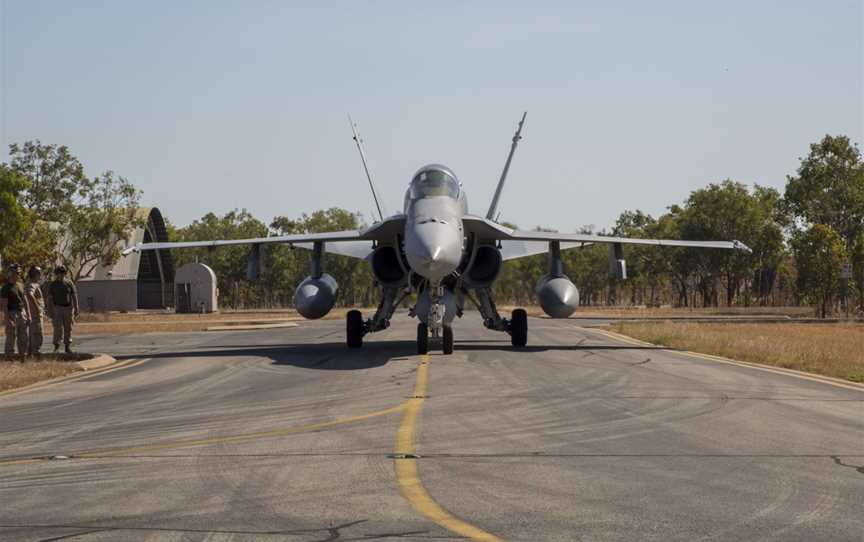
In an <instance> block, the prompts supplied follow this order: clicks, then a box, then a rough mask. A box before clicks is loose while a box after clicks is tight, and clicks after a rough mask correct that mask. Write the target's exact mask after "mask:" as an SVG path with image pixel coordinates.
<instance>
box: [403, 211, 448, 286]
mask: <svg viewBox="0 0 864 542" xmlns="http://www.w3.org/2000/svg"><path fill="white" fill-rule="evenodd" d="M406 241H407V243H406V251H405V252H406V254H405V255H406V257H407V259H408V263H409V264H410V265H411V268H412V269H413V270H414V271H415V272H417V273H419V274H420V275H422V276H424V277H426V278H428V279H432V280H439V279H442V278H444V277H445V276H447V275H449V274H450V273H452V272H453V271H455V270H456V268H457V267H458V266H459V261H460V260H461V258H462V245H461V242H460V240H459V238H458V232H456V231H454V230H453V229H452V228H451V227H450V225H449V224H440V223H435V224H418V225H417V227H416V228H414V230H413V231H410V232H409V233H408V235H407V239H406Z"/></svg>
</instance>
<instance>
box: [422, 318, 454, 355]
mask: <svg viewBox="0 0 864 542" xmlns="http://www.w3.org/2000/svg"><path fill="white" fill-rule="evenodd" d="M453 342H454V339H453V328H452V327H451V326H443V327H442V328H441V350H442V351H443V352H444V354H446V355H450V354H452V353H453ZM417 353H418V354H421V355H422V354H428V353H429V326H427V325H426V324H424V323H423V322H420V323H419V324H417Z"/></svg>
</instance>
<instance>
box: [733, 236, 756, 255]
mask: <svg viewBox="0 0 864 542" xmlns="http://www.w3.org/2000/svg"><path fill="white" fill-rule="evenodd" d="M732 246H733V247H735V249H736V250H740V251H742V252H746V253H747V254H753V249H752V248H750V247H748V246H747V245H745V244H744V243H742V242H741V241H739V240H737V239H735V240H734V241H732Z"/></svg>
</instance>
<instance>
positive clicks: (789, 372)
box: [582, 328, 864, 392]
mask: <svg viewBox="0 0 864 542" xmlns="http://www.w3.org/2000/svg"><path fill="white" fill-rule="evenodd" d="M582 329H586V328H582ZM589 331H596V332H597V333H600V334H601V335H605V336H606V337H609V338H610V339H614V340H617V341H620V342H624V343H628V344H632V345H635V346H652V347H655V348H656V347H657V346H658V345H656V344H652V343H648V342H645V341H640V340H639V339H634V338H632V337H628V336H627V335H622V334H620V333H616V332H614V331H607V330H605V329H591V330H589ZM663 351H664V352H668V353H671V354H680V355H683V356H690V357H694V358H699V359H703V360H707V361H714V362H717V363H725V364H726V365H736V366H738V367H746V368H748V369H756V370H757V371H764V372H766V373H774V374H778V375H785V376H791V377H793V378H798V379H801V380H809V381H810V382H818V383H820V384H828V385H829V386H834V387H835V388H843V389H846V390H853V391H859V392H864V386H859V385H856V384H854V383H852V382H844V381H842V380H839V379H835V378H830V377H823V376H819V375H813V374H810V373H805V372H803V371H796V370H794V369H783V368H780V367H771V366H768V365H762V364H760V363H753V362H751V361H740V360H737V359H729V358H724V357H721V356H715V355H712V354H703V353H701V352H693V351H690V350H673V349H663Z"/></svg>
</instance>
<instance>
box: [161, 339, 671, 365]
mask: <svg viewBox="0 0 864 542" xmlns="http://www.w3.org/2000/svg"><path fill="white" fill-rule="evenodd" d="M436 346H437V343H436V342H435V341H432V342H431V343H430V347H431V349H430V353H431V354H433V355H435V354H436V353H439V352H440V351H436V349H435V347H436ZM416 348H417V345H416V343H415V342H414V341H369V342H366V343H364V345H363V348H361V349H357V350H354V349H348V348H347V347H346V346H345V343H343V342H341V341H340V342H326V343H315V344H284V345H261V346H250V345H230V344H228V345H216V346H213V347H208V348H205V349H200V350H190V351H173V352H160V353H158V354H152V355H150V356H149V357H150V358H154V359H160V358H161V359H167V358H247V357H252V358H254V357H258V358H269V359H270V360H271V361H272V363H273V365H290V366H293V367H299V368H303V369H320V370H330V371H334V370H335V371H350V370H358V369H368V368H370V367H381V366H383V365H386V364H387V363H388V362H389V361H392V360H396V359H405V358H408V357H411V356H415V355H416V352H417V350H416ZM662 349H663V348H662V347H658V346H629V345H586V344H581V343H579V344H573V345H536V346H530V345H529V346H526V347H523V348H518V349H516V348H513V347H512V346H510V344H509V342H505V341H497V342H496V341H489V340H465V341H459V342H457V343H456V352H455V353H457V354H458V353H459V352H460V351H462V352H481V351H506V352H512V353H515V354H530V353H537V352H550V351H572V352H588V351H592V350H634V351H639V350H662Z"/></svg>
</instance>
